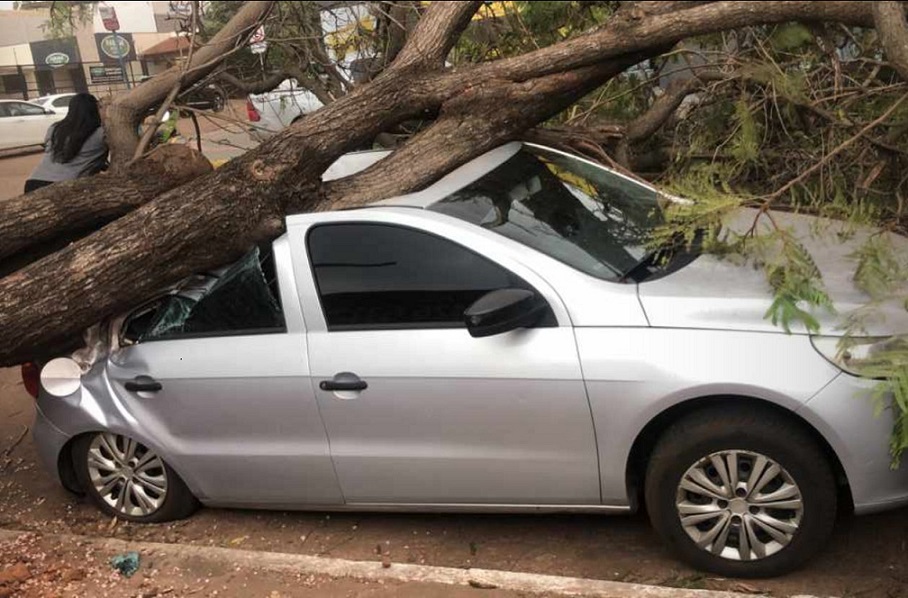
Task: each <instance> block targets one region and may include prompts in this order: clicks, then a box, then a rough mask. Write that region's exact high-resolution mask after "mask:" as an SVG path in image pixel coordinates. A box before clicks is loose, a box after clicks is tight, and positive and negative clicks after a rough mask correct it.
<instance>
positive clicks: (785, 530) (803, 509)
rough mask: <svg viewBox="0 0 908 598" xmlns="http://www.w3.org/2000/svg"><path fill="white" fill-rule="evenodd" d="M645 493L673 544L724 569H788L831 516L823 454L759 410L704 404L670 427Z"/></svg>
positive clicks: (730, 572)
mask: <svg viewBox="0 0 908 598" xmlns="http://www.w3.org/2000/svg"><path fill="white" fill-rule="evenodd" d="M645 494H646V505H647V509H648V511H649V515H650V519H651V521H652V524H653V526H654V527H655V528H656V530H657V532H658V533H659V534H660V535H661V536H662V538H663V539H664V540H665V541H666V543H667V544H668V545H669V547H670V548H671V549H673V550H674V552H675V553H676V554H678V556H680V557H681V558H682V559H683V560H685V561H687V562H688V563H689V564H691V565H693V566H694V567H696V568H698V569H701V570H705V571H710V572H713V573H717V574H719V575H724V576H728V577H752V578H756V577H773V576H776V575H781V574H783V573H786V572H789V571H792V570H793V569H795V568H797V567H799V566H800V565H801V564H803V563H804V562H805V561H806V560H807V559H809V558H811V557H812V556H813V555H814V554H815V553H816V552H818V551H819V549H820V548H821V547H822V546H823V545H824V543H825V542H826V540H827V539H828V537H829V535H830V533H831V532H832V528H833V524H834V522H835V516H836V503H837V493H836V485H835V479H834V477H833V474H832V470H831V468H830V465H829V461H828V459H827V457H826V455H824V454H823V452H822V451H821V450H820V448H819V447H818V446H817V443H816V441H815V440H814V439H813V438H811V437H810V435H809V434H807V433H806V432H805V431H803V430H802V429H801V428H800V427H799V426H798V425H796V424H794V423H793V422H791V421H789V420H788V419H786V418H784V417H782V416H780V415H779V414H776V413H774V412H771V411H766V410H762V409H747V408H730V409H717V410H715V411H704V412H700V413H696V414H693V415H691V416H689V417H687V418H685V419H683V420H681V421H679V422H678V423H676V424H675V425H674V426H672V427H671V428H669V430H668V431H666V433H665V434H664V435H663V436H662V438H661V439H660V440H659V442H658V444H657V445H656V447H655V449H654V451H653V455H652V458H651V459H650V462H649V466H648V469H647V475H646V488H645Z"/></svg>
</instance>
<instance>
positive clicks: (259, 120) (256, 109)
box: [246, 79, 323, 141]
mask: <svg viewBox="0 0 908 598" xmlns="http://www.w3.org/2000/svg"><path fill="white" fill-rule="evenodd" d="M322 105H323V104H322V102H321V101H320V100H319V99H318V98H317V97H315V94H313V93H312V92H311V91H309V90H308V89H306V88H304V87H300V86H299V84H298V83H297V82H296V80H295V79H287V80H285V81H283V82H282V83H281V84H280V85H279V86H278V87H277V88H275V89H274V90H272V91H269V92H267V93H263V94H250V95H249V97H248V98H247V100H246V114H247V117H248V119H249V122H250V123H251V125H252V126H251V134H252V136H253V137H254V138H255V139H257V140H259V141H263V140H265V139H267V138H268V137H271V136H272V135H274V134H275V133H277V132H279V131H282V130H283V129H285V128H287V127H289V126H290V125H291V124H292V123H294V122H296V121H297V120H299V119H300V118H302V117H303V115H305V114H308V113H309V112H313V111H315V110H318V109H319V108H321V107H322Z"/></svg>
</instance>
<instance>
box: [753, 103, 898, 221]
mask: <svg viewBox="0 0 908 598" xmlns="http://www.w3.org/2000/svg"><path fill="white" fill-rule="evenodd" d="M906 99H908V94H905V95H903V96H902V97H900V98H899V99H898V100H896V101H895V102H894V103H893V104H892V106H890V107H889V108H888V109H887V110H886V112H884V113H883V114H882V115H881V116H880V117H878V118H876V119H875V120H873V121H872V122H870V123H869V124H867V125H866V126H865V127H864V128H863V129H861V130H860V131H858V132H857V133H856V134H854V135H853V136H852V137H850V138H848V139H846V140H845V141H843V142H842V143H841V144H839V146H838V147H836V148H835V149H834V150H832V151H831V152H829V153H828V154H826V155H825V156H823V159H822V160H820V161H819V162H817V163H816V164H814V165H813V166H811V167H810V168H808V169H807V170H805V171H804V172H802V173H801V174H799V175H798V176H797V177H795V178H794V179H792V180H791V181H789V182H788V183H786V184H785V185H784V186H783V187H782V188H781V189H779V190H778V191H776V192H774V193H772V194H771V195H768V196H766V197H765V200H766V201H765V205H766V206H767V207H768V206H769V204H771V203H772V202H773V201H775V200H777V199H779V198H780V197H782V196H783V195H785V193H787V192H788V191H790V190H791V189H792V188H793V187H794V186H795V185H797V184H799V183H802V182H804V180H806V179H807V178H808V177H810V175H812V174H813V173H815V172H816V171H817V170H819V169H821V168H823V167H824V166H825V165H826V164H828V163H829V161H830V160H832V159H833V158H835V157H836V156H837V155H839V154H840V153H842V152H843V151H845V150H846V149H848V148H849V147H851V146H852V145H854V143H855V142H857V141H858V140H860V139H861V138H862V137H864V136H865V135H866V134H867V133H869V132H870V131H871V130H873V129H874V128H876V127H877V126H878V125H879V124H881V123H882V122H883V121H885V120H886V119H888V118H889V117H890V116H892V114H893V113H894V112H895V111H896V110H897V109H898V107H899V106H901V105H902V102H904V101H905V100H906Z"/></svg>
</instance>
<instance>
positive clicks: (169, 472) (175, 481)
mask: <svg viewBox="0 0 908 598" xmlns="http://www.w3.org/2000/svg"><path fill="white" fill-rule="evenodd" d="M72 456H73V466H74V469H75V472H76V477H77V479H78V481H79V484H80V485H81V486H82V488H83V489H84V490H85V493H86V494H87V495H88V496H89V497H91V499H92V501H93V502H94V503H95V504H96V505H97V506H98V508H100V509H101V510H102V511H103V512H104V513H106V514H107V515H110V516H113V517H118V518H120V519H124V520H127V521H134V522H137V523H162V522H165V521H174V520H177V519H184V518H186V517H189V516H190V515H192V513H194V512H195V511H196V509H198V507H199V502H198V500H196V498H195V496H193V494H192V492H191V491H190V490H189V488H188V487H187V486H186V484H185V483H184V482H183V480H182V479H180V476H179V475H177V473H176V472H175V471H174V470H173V469H172V468H171V467H170V466H169V465H167V463H165V462H164V460H163V459H162V458H160V457H159V456H158V455H156V454H155V453H154V452H153V451H152V450H150V449H149V448H148V447H146V446H144V445H143V444H141V443H139V442H136V441H134V440H132V439H130V438H128V437H126V436H122V435H119V434H112V433H107V432H103V433H96V434H88V435H85V436H82V437H81V438H79V439H78V440H77V441H76V443H75V445H74V447H73V451H72ZM134 467H135V469H133V468H134ZM121 496H122V498H120V497H121Z"/></svg>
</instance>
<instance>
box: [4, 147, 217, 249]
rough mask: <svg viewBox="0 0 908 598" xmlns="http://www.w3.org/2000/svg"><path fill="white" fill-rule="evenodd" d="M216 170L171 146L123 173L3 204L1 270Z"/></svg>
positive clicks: (52, 188)
mask: <svg viewBox="0 0 908 598" xmlns="http://www.w3.org/2000/svg"><path fill="white" fill-rule="evenodd" d="M211 170H212V168H211V163H210V162H208V160H207V159H206V158H205V157H204V156H202V155H201V154H199V153H198V152H196V151H194V150H192V149H190V148H188V147H185V146H180V145H168V146H163V147H160V148H158V149H156V150H155V151H153V152H151V153H150V154H148V155H146V156H145V157H144V158H143V159H142V160H139V161H138V162H136V163H134V164H132V165H130V166H129V167H128V168H126V169H125V170H124V171H122V172H117V173H102V174H99V175H96V176H94V177H87V178H81V179H75V180H72V181H66V182H62V183H56V184H54V185H50V186H47V187H42V188H41V189H38V190H37V191H33V192H32V193H29V194H27V195H20V196H18V197H14V198H12V199H8V200H3V201H0V266H2V265H3V262H4V260H5V259H6V258H9V257H11V256H13V255H15V254H17V253H20V252H22V251H25V250H28V249H32V248H34V247H35V246H39V245H42V244H44V243H48V242H50V241H52V240H53V239H54V238H57V237H59V236H61V235H65V234H67V233H70V232H74V231H80V230H85V229H90V228H91V227H93V226H98V225H100V224H102V223H105V222H108V221H110V220H112V219H114V218H117V217H119V216H122V215H124V214H127V213H129V212H131V211H132V210H134V209H135V208H137V207H139V206H141V205H143V204H145V203H147V202H149V201H151V200H152V199H154V198H155V197H157V196H158V195H160V194H162V193H164V192H165V191H169V190H170V189H173V188H175V187H179V186H180V185H183V184H184V183H187V182H189V181H191V180H193V179H195V178H198V177H199V176H201V175H203V174H206V173H209V172H211Z"/></svg>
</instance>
